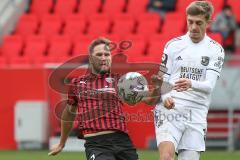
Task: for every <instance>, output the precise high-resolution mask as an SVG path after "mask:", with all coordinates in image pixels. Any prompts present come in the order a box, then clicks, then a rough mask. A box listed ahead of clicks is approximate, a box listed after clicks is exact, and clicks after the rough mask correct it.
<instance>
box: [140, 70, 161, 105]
mask: <svg viewBox="0 0 240 160" xmlns="http://www.w3.org/2000/svg"><path fill="white" fill-rule="evenodd" d="M152 82H153V88H152V89H151V90H150V91H149V92H148V95H147V96H146V97H145V98H144V99H143V102H144V103H146V104H148V105H155V104H157V103H159V102H160V100H161V98H160V96H161V86H162V82H163V77H162V76H160V75H153V76H152Z"/></svg>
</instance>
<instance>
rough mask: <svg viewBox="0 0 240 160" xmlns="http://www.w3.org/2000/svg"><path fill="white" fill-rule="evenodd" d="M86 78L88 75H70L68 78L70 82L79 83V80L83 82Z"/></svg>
mask: <svg viewBox="0 0 240 160" xmlns="http://www.w3.org/2000/svg"><path fill="white" fill-rule="evenodd" d="M87 78H88V75H84V76H81V77H72V78H71V80H70V84H79V83H81V82H84V81H85V80H86V79H87Z"/></svg>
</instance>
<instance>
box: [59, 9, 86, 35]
mask: <svg viewBox="0 0 240 160" xmlns="http://www.w3.org/2000/svg"><path fill="white" fill-rule="evenodd" d="M86 25H87V22H86V19H85V17H84V16H83V15H80V14H75V15H71V16H68V18H67V20H66V25H65V28H64V34H67V35H70V36H71V37H73V36H75V35H78V34H83V33H84V32H85V31H86Z"/></svg>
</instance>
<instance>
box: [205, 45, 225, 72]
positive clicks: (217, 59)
mask: <svg viewBox="0 0 240 160" xmlns="http://www.w3.org/2000/svg"><path fill="white" fill-rule="evenodd" d="M223 63H224V50H223V48H222V47H219V49H217V50H216V52H215V53H214V55H213V56H212V57H210V61H209V65H208V67H207V71H208V72H214V73H215V74H217V76H218V77H220V73H221V70H222V67H223Z"/></svg>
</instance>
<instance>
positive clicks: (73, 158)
mask: <svg viewBox="0 0 240 160" xmlns="http://www.w3.org/2000/svg"><path fill="white" fill-rule="evenodd" d="M47 153H48V151H0V160H86V158H85V154H84V153H83V152H62V153H61V154H59V155H57V156H51V157H49V156H47ZM138 153H139V157H140V160H158V152H157V151H148V150H140V151H138ZM239 159H240V152H239V151H238V152H226V151H207V152H205V153H203V154H202V155H201V160H239Z"/></svg>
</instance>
